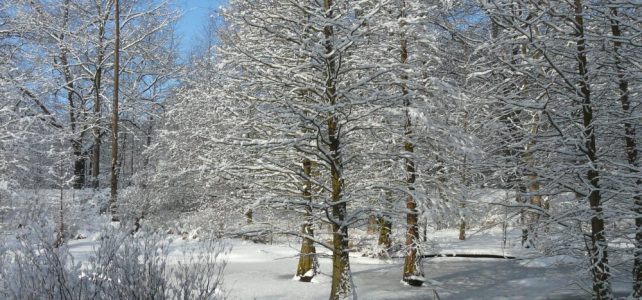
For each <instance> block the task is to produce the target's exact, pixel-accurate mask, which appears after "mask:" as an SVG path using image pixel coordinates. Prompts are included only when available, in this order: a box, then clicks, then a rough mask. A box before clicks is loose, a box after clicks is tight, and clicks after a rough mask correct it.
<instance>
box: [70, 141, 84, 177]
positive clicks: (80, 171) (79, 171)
mask: <svg viewBox="0 0 642 300" xmlns="http://www.w3.org/2000/svg"><path fill="white" fill-rule="evenodd" d="M72 144H73V146H72V147H73V149H74V150H73V152H74V179H73V183H72V186H73V188H74V189H82V188H83V186H84V185H85V157H84V156H83V153H82V145H80V143H79V142H76V141H72Z"/></svg>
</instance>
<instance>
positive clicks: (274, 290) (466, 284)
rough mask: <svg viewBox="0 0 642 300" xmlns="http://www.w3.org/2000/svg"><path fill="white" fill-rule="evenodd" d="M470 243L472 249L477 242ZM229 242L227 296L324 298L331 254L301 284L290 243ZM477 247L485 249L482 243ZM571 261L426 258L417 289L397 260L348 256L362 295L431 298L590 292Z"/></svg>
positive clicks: (536, 296) (539, 296)
mask: <svg viewBox="0 0 642 300" xmlns="http://www.w3.org/2000/svg"><path fill="white" fill-rule="evenodd" d="M465 243H466V242H462V243H461V244H465ZM469 244H470V245H472V246H471V247H470V248H469V249H471V250H472V249H473V248H474V247H475V246H474V244H475V242H474V241H472V242H471V243H469ZM293 246H294V245H293ZM233 247H234V248H233V251H232V253H231V255H230V256H229V257H228V265H227V269H226V271H225V278H224V281H225V283H224V286H225V288H226V292H227V294H228V296H229V298H231V299H327V298H328V296H329V291H330V277H329V276H330V274H331V259H330V258H326V257H323V258H320V260H319V262H320V268H321V272H322V274H321V275H318V276H317V277H316V278H315V279H313V282H312V283H303V282H299V281H296V280H293V279H292V278H293V274H294V271H295V269H296V263H297V258H296V255H297V250H296V249H294V248H293V247H290V246H286V245H263V244H254V243H251V242H240V241H236V242H234V246H233ZM460 247H463V246H462V245H460ZM460 249H462V248H460ZM477 250H478V251H476V252H477V253H481V252H484V249H483V248H480V247H477ZM444 251H445V250H444ZM573 262H574V261H572V260H570V261H569V260H564V259H562V258H557V259H555V258H553V259H550V258H538V259H488V258H459V257H437V258H427V259H425V260H424V271H425V273H426V278H427V280H428V282H427V284H425V285H424V286H423V287H418V288H417V287H409V286H406V285H403V284H402V283H401V282H400V279H401V272H402V266H403V261H402V260H401V259H391V260H381V259H375V258H369V257H361V256H359V255H358V254H356V255H355V256H352V257H351V267H352V272H353V275H354V284H355V286H356V289H357V294H358V296H359V297H360V298H361V299H435V296H434V294H435V292H436V293H437V294H438V295H439V297H440V298H441V299H586V297H588V294H586V292H584V291H582V290H581V289H580V288H579V287H578V285H577V284H576V283H577V282H576V281H575V280H576V278H577V277H576V276H577V274H576V271H575V270H574V268H573V267H572V264H567V263H573Z"/></svg>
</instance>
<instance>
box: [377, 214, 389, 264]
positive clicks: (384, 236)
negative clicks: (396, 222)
mask: <svg viewBox="0 0 642 300" xmlns="http://www.w3.org/2000/svg"><path fill="white" fill-rule="evenodd" d="M391 233H392V221H391V220H390V217H388V216H382V217H380V218H379V241H378V245H379V247H380V248H383V249H382V252H381V253H380V254H379V255H380V256H388V253H389V251H390V247H392V238H391V236H390V234H391Z"/></svg>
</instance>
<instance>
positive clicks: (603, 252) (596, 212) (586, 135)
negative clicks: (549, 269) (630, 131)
mask: <svg viewBox="0 0 642 300" xmlns="http://www.w3.org/2000/svg"><path fill="white" fill-rule="evenodd" d="M574 8H575V23H574V26H575V38H576V46H577V49H576V50H577V56H576V59H577V63H578V64H577V67H578V75H579V76H580V82H579V86H580V92H581V94H580V96H581V97H582V119H583V126H584V131H583V140H584V141H585V145H584V147H585V151H586V152H585V154H586V156H588V159H589V170H588V171H587V173H586V179H587V180H588V183H589V187H590V190H589V195H588V200H589V205H590V208H591V210H592V212H593V216H592V217H591V245H590V246H589V247H590V249H588V250H589V256H590V258H591V273H592V275H593V293H594V295H593V297H594V298H596V299H612V298H613V295H612V293H611V284H610V271H609V261H608V256H607V242H606V237H605V233H604V213H603V211H602V195H601V193H600V185H599V178H600V173H599V171H598V166H597V160H598V156H597V146H596V144H597V143H596V136H595V127H594V124H593V120H594V116H593V105H592V103H591V89H590V85H589V76H588V60H587V57H586V37H585V35H584V16H583V13H584V12H583V3H582V0H574Z"/></svg>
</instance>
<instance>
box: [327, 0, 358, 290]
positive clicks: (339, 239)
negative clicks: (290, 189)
mask: <svg viewBox="0 0 642 300" xmlns="http://www.w3.org/2000/svg"><path fill="white" fill-rule="evenodd" d="M333 6H334V3H333V0H324V1H323V9H324V10H325V18H326V19H327V20H332V19H333V18H334V14H333V9H334V8H333ZM323 35H324V38H325V41H324V44H325V45H324V46H325V49H324V50H325V54H326V59H325V61H326V64H327V68H326V72H327V73H326V74H325V78H326V81H325V94H324V98H325V99H326V102H327V104H329V105H332V106H335V105H336V104H337V100H338V99H337V87H336V82H335V80H334V79H335V78H336V76H337V72H338V67H337V64H338V62H337V60H339V59H340V58H339V56H338V55H337V53H336V51H335V48H334V44H333V38H334V37H333V36H334V28H333V25H331V23H328V24H327V25H325V26H324V27H323ZM327 129H328V146H329V150H330V151H329V153H330V155H329V156H330V157H329V158H330V161H329V163H330V175H331V181H332V198H331V203H330V210H331V213H330V214H329V216H330V223H331V225H332V244H333V249H332V288H331V290H330V300H338V299H346V298H354V290H353V287H352V273H351V271H350V257H349V256H348V251H349V246H348V241H349V237H348V226H347V224H345V219H346V217H347V214H348V207H347V203H346V202H345V201H343V184H344V181H343V155H342V153H341V151H342V149H341V137H340V136H339V121H338V117H337V115H336V114H335V113H334V112H330V114H329V116H328V119H327Z"/></svg>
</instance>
